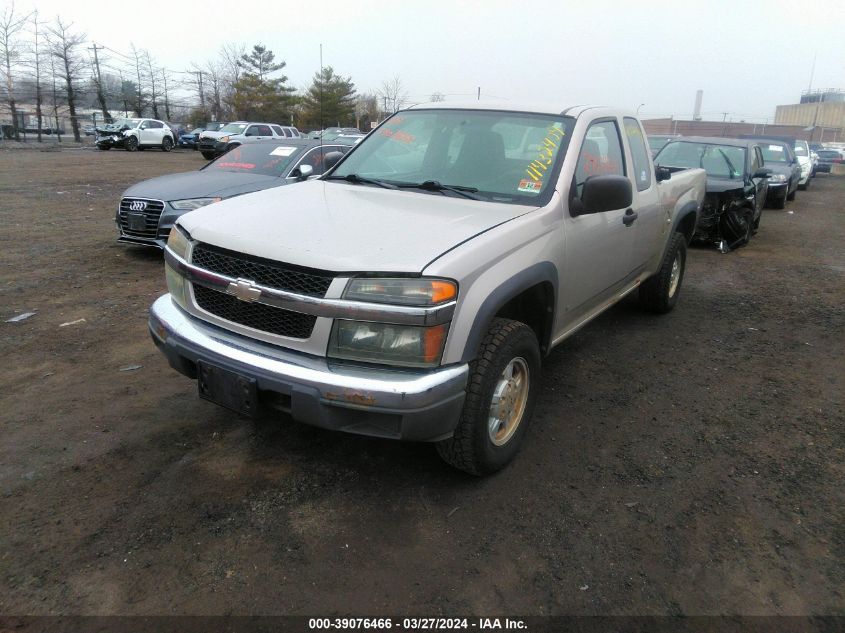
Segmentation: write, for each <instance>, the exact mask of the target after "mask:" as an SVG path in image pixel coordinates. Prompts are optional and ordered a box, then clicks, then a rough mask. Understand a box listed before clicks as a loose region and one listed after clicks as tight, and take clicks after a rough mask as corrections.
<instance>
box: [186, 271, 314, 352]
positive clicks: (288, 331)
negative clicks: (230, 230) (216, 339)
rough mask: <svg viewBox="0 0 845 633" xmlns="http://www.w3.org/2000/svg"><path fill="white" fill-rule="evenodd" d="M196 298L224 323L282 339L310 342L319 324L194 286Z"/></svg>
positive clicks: (312, 318)
mask: <svg viewBox="0 0 845 633" xmlns="http://www.w3.org/2000/svg"><path fill="white" fill-rule="evenodd" d="M194 298H195V299H196V302H197V305H198V306H199V307H200V308H202V309H203V310H205V311H206V312H210V313H211V314H213V315H215V316H218V317H220V318H221V319H226V320H227V321H232V322H233V323H239V324H240V325H245V326H247V327H251V328H254V329H256V330H261V331H262V332H269V333H271V334H278V335H279V336H289V337H292V338H302V339H306V338H308V337H310V336H311V331H312V330H313V329H314V323H315V322H316V321H317V317H315V316H311V315H309V314H300V313H299V312H291V311H290V310H282V309H280V308H274V307H272V306H267V305H264V304H262V303H248V302H246V301H241V300H240V299H236V298H235V297H232V296H230V295H227V294H225V293H223V292H218V291H217V290H211V289H210V288H206V287H205V286H200V285H199V284H194Z"/></svg>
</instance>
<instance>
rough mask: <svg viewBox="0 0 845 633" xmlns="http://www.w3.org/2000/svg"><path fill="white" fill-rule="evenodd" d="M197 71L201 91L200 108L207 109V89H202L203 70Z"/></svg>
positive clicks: (198, 86) (198, 85) (198, 87)
mask: <svg viewBox="0 0 845 633" xmlns="http://www.w3.org/2000/svg"><path fill="white" fill-rule="evenodd" d="M195 72H196V73H197V89H198V90H199V93H200V108H202V109H203V110H205V91H203V89H202V71H201V70H197V71H195Z"/></svg>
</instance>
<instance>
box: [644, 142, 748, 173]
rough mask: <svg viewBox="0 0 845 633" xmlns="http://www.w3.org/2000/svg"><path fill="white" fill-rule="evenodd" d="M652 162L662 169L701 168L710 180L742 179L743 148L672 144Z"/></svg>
mask: <svg viewBox="0 0 845 633" xmlns="http://www.w3.org/2000/svg"><path fill="white" fill-rule="evenodd" d="M654 162H655V163H657V164H658V165H662V166H664V167H701V168H702V169H704V170H705V171H706V172H707V175H708V176H710V177H711V178H731V179H732V178H742V175H743V170H744V169H745V148H744V147H735V146H733V145H710V144H708V143H687V142H674V143H669V144H668V145H666V146H665V147H664V148H663V149H662V150H660V153H659V154H658V155H657V157H656V158H655V159H654Z"/></svg>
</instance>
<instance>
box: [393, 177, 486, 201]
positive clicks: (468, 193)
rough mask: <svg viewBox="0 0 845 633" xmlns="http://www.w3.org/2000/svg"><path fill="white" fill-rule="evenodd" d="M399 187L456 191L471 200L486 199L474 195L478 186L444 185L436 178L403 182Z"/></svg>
mask: <svg viewBox="0 0 845 633" xmlns="http://www.w3.org/2000/svg"><path fill="white" fill-rule="evenodd" d="M398 186H399V188H401V189H422V190H424V191H451V192H452V193H456V194H458V195H459V196H463V197H464V198H470V199H471V200H487V198H485V197H483V196H476V195H474V194H475V193H477V192H478V188H476V187H463V186H461V185H444V184H443V183H440V182H438V181H436V180H426V181H424V182H403V183H400V184H399V185H398Z"/></svg>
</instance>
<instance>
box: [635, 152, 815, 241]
mask: <svg viewBox="0 0 845 633" xmlns="http://www.w3.org/2000/svg"><path fill="white" fill-rule="evenodd" d="M657 138H658V142H662V149H660V150H659V151H658V153H657V155H656V156H655V157H654V162H655V164H656V165H657V169H658V170H662V169H667V170H669V171H672V170H674V169H678V168H689V167H701V168H703V169H704V170H705V171H706V172H707V193H706V196H705V201H704V206H703V208H702V213H701V217H700V218H699V222H698V226H697V228H696V232H695V236H694V237H695V239H696V240H697V241H700V242H704V243H708V244H713V245H716V246H717V247H718V248H719V249H720V250H721V251H722V252H728V251H730V250H732V249H734V248H738V247H740V246H744V245H746V244H748V242H749V241H750V240H751V237H752V236H753V235H754V234H755V233H756V232H757V230H758V229H759V227H760V221H761V219H762V210H763V207H764V206H765V205H768V206H771V207H773V208H775V209H783V208H784V207H785V206H786V204H787V202H789V201H792V200H794V199H795V195H796V193H797V191H798V190H799V189H806V188H807V187H809V186H810V181H811V179H812V178H813V177H815V175H816V172H817V171H823V170H824V167H822V163H821V162H817V161H819V159H820V157H818V156H814V152H813V151H812V150H811V149H810V146H809V144H808V143H807V142H806V141H803V140H796V139H787V138H782V137H775V138H767V137H762V136H751V135H748V136H744V137H742V138H739V139H734V138H716V137H684V136H679V137H673V138H667V137H657ZM664 139H665V140H664ZM653 146H654V145H652V147H653ZM828 170H829V168H828Z"/></svg>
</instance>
